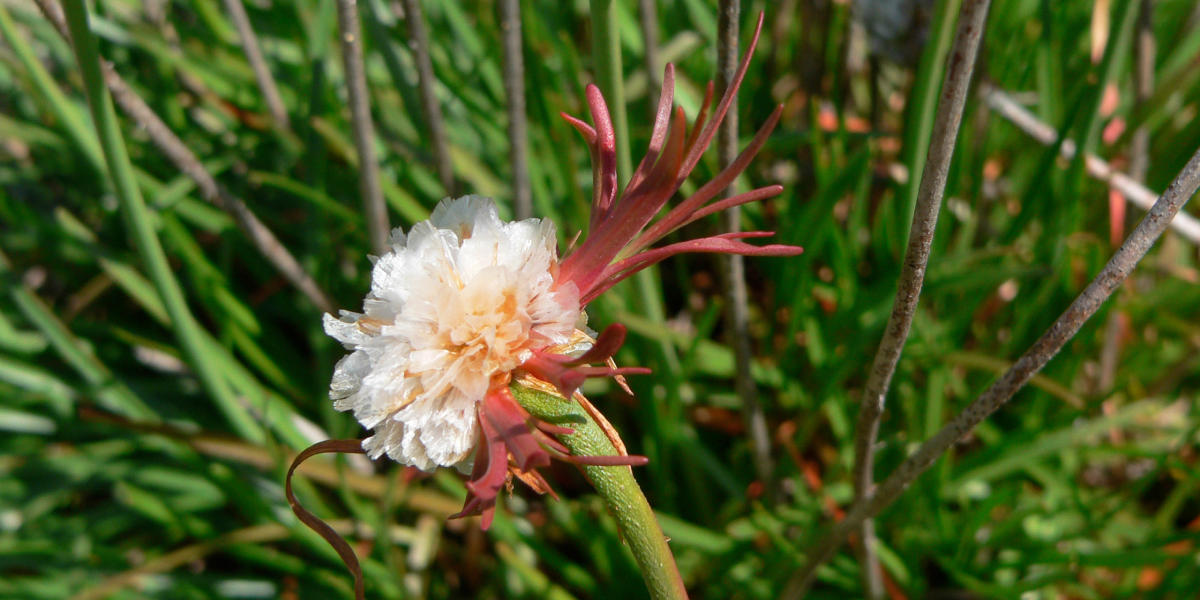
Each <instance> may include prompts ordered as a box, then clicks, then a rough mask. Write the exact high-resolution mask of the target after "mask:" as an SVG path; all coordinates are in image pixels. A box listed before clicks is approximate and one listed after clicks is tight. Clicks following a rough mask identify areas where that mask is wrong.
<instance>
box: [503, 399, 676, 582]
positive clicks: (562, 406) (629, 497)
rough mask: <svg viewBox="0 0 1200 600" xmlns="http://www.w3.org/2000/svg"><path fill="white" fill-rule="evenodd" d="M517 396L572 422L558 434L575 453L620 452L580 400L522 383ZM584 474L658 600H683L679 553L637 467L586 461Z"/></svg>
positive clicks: (536, 410)
mask: <svg viewBox="0 0 1200 600" xmlns="http://www.w3.org/2000/svg"><path fill="white" fill-rule="evenodd" d="M512 392H513V397H514V398H516V399H517V402H518V403H520V405H521V406H522V407H524V408H525V410H528V411H529V413H530V414H532V415H533V416H534V417H536V418H538V419H541V420H543V421H546V422H548V423H552V424H555V425H561V426H563V427H569V428H571V429H572V430H573V432H572V433H571V434H569V435H562V436H558V439H559V440H560V441H562V443H563V444H565V445H566V446H567V448H569V449H570V450H571V454H573V455H575V456H618V455H619V454H620V453H619V452H617V449H616V448H614V447H613V444H612V442H611V441H609V438H608V436H607V435H606V434H605V433H604V430H602V429H601V428H600V426H599V425H597V424H596V422H595V421H594V420H593V419H592V417H591V415H589V414H588V412H587V411H586V410H584V409H583V407H581V406H580V405H579V403H578V402H574V401H568V400H564V399H563V398H561V397H558V396H552V395H550V394H546V393H544V392H539V391H536V390H532V389H529V388H526V387H522V386H520V385H514V386H512ZM582 468H583V473H584V475H586V476H587V478H588V481H590V482H591V483H592V485H593V486H594V487H595V488H596V491H597V492H598V493H599V494H600V496H601V497H602V498H604V503H605V504H606V505H607V506H608V509H609V511H610V512H611V513H612V515H613V518H615V519H616V520H617V524H618V525H619V526H620V529H621V536H622V538H623V539H624V540H625V543H626V544H628V545H629V549H630V550H632V551H633V557H634V559H635V560H636V561H637V563H638V566H639V567H641V569H642V577H643V578H644V579H645V580H646V587H647V588H648V589H649V591H650V597H651V598H654V600H684V599H686V598H687V590H686V589H685V588H684V586H683V579H682V578H681V577H680V576H679V568H678V567H677V566H676V565H675V556H674V555H673V554H671V548H670V546H668V545H667V538H666V536H664V535H663V532H662V528H661V527H660V526H659V525H658V518H657V517H655V516H654V511H653V510H652V509H651V508H650V503H649V502H647V501H646V496H645V495H644V494H642V489H641V488H640V487H638V483H637V480H636V479H634V477H633V471H632V470H631V469H630V468H629V467H626V466H615V467H601V466H583V467H582Z"/></svg>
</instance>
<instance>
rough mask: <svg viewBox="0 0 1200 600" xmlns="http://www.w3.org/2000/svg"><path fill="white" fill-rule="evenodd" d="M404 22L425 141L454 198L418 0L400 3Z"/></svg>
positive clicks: (449, 165)
mask: <svg viewBox="0 0 1200 600" xmlns="http://www.w3.org/2000/svg"><path fill="white" fill-rule="evenodd" d="M404 19H405V21H407V22H408V37H409V47H410V48H412V51H413V58H414V59H415V62H416V63H417V86H418V87H419V88H420V92H421V112H422V113H424V115H425V122H427V123H428V124H429V141H430V144H431V145H432V147H433V160H434V162H435V163H436V164H435V165H434V167H435V168H436V169H437V173H438V179H440V180H441V182H442V187H443V188H445V189H446V194H447V195H449V196H451V197H453V196H454V195H455V186H454V163H453V162H451V160H450V144H449V142H448V141H447V139H446V122H445V119H443V118H442V106H441V105H440V104H438V100H437V94H435V93H434V87H435V86H436V85H437V79H436V78H435V77H434V76H433V61H432V60H431V59H430V58H429V35H428V34H427V33H426V32H425V17H424V16H422V13H421V0H404Z"/></svg>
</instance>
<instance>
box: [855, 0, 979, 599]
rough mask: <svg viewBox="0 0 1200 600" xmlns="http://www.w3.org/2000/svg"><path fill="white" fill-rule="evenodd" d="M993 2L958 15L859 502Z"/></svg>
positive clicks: (867, 404) (863, 454)
mask: <svg viewBox="0 0 1200 600" xmlns="http://www.w3.org/2000/svg"><path fill="white" fill-rule="evenodd" d="M989 4H990V1H989V0H966V1H965V3H964V4H963V8H962V12H961V13H960V14H959V17H958V26H957V29H956V31H955V34H954V42H953V44H952V45H951V48H950V55H949V61H950V62H949V66H948V67H947V69H946V77H945V81H944V82H943V83H942V89H941V94H940V96H939V100H938V108H937V116H936V117H935V119H934V123H933V132H932V135H931V138H930V140H929V153H928V160H927V161H926V162H925V167H924V170H923V171H922V173H921V185H920V189H919V190H918V192H917V204H916V210H915V211H914V213H913V220H912V226H911V227H910V229H909V236H908V248H907V250H906V251H905V253H904V264H903V265H902V266H901V269H900V281H899V285H898V289H897V291H896V300H895V302H894V303H893V305H892V313H891V315H890V316H889V317H888V322H887V326H886V327H885V328H884V334H883V340H882V341H880V343H879V350H878V351H877V352H876V354H875V360H874V362H873V363H872V365H871V371H870V374H869V375H868V377H867V385H866V388H865V389H864V390H863V400H862V407H861V408H860V412H859V415H858V423H857V426H856V427H855V432H854V474H853V476H854V494H855V499H856V500H857V501H861V500H862V499H863V498H865V497H867V496H869V495H870V494H871V490H872V487H873V486H874V482H875V477H874V464H875V440H876V437H877V436H878V434H879V421H880V419H881V417H882V416H883V406H884V400H885V398H886V397H887V391H888V386H889V385H890V384H891V380H892V375H893V374H894V373H895V371H896V365H897V363H898V362H899V361H900V353H901V351H902V350H903V349H904V342H905V340H906V339H907V338H908V332H909V328H910V327H911V326H912V320H913V316H914V315H915V314H916V310H917V300H918V298H919V297H920V295H921V286H922V285H923V284H924V282H925V269H926V266H927V265H928V263H929V251H930V248H931V247H932V245H933V234H934V230H935V229H936V227H937V218H938V211H939V209H940V208H941V204H942V196H943V195H944V193H945V191H946V175H947V173H948V171H949V170H950V159H951V158H952V157H953V156H954V145H955V140H956V139H957V137H958V129H959V125H960V124H961V123H962V114H963V107H964V106H965V105H966V100H967V90H968V89H969V88H970V84H971V74H972V71H973V70H974V68H975V57H976V55H977V53H978V51H979V41H980V39H981V38H982V37H983V28H984V23H985V22H986V20H987V13H988V5H989ZM874 534H875V532H874V525H873V523H872V522H871V521H870V520H869V519H867V520H864V521H863V523H862V525H861V527H860V530H859V535H860V539H861V540H862V546H861V549H860V560H861V561H862V569H863V583H864V587H865V588H866V593H867V597H868V598H871V599H877V598H882V597H883V593H884V589H883V585H882V579H881V577H880V573H879V562H878V558H877V557H876V555H875V548H874V545H875V537H874Z"/></svg>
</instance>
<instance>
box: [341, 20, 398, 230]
mask: <svg viewBox="0 0 1200 600" xmlns="http://www.w3.org/2000/svg"><path fill="white" fill-rule="evenodd" d="M337 13H338V31H340V32H341V38H342V65H343V68H344V70H345V71H346V87H347V88H348V95H349V99H350V120H351V125H352V127H353V128H354V147H355V149H356V150H357V152H358V186H359V191H360V192H361V193H362V199H363V211H364V212H363V214H364V215H365V216H366V219H367V234H368V237H369V238H370V240H371V250H372V251H374V252H376V253H378V254H383V253H384V252H386V251H387V248H388V234H389V231H390V229H391V227H390V225H389V224H388V214H387V205H385V204H384V202H383V188H381V187H380V183H379V162H378V160H377V158H376V156H375V127H374V125H373V124H372V122H371V106H370V98H369V97H368V95H367V76H366V72H365V71H364V68H363V47H362V28H361V27H360V25H359V21H358V2H357V0H338V11H337Z"/></svg>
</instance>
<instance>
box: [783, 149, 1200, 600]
mask: <svg viewBox="0 0 1200 600" xmlns="http://www.w3.org/2000/svg"><path fill="white" fill-rule="evenodd" d="M1198 187H1200V151H1197V152H1196V153H1195V154H1193V155H1192V158H1191V160H1189V161H1188V163H1187V164H1186V165H1185V166H1184V167H1183V169H1182V170H1181V171H1180V172H1179V175H1177V176H1176V177H1175V180H1174V181H1172V182H1171V185H1170V186H1168V187H1167V191H1166V192H1164V193H1163V195H1162V196H1161V197H1160V198H1159V199H1158V201H1157V202H1155V203H1154V206H1153V207H1152V208H1151V209H1150V212H1149V213H1147V214H1146V216H1145V218H1143V219H1142V222H1141V223H1139V224H1138V226H1137V228H1136V229H1134V230H1133V232H1132V233H1130V234H1129V237H1127V238H1125V243H1124V244H1121V247H1120V248H1119V249H1118V250H1117V251H1116V253H1115V254H1113V257H1112V258H1111V259H1109V261H1108V264H1106V265H1105V266H1104V269H1102V270H1101V271H1100V273H1099V274H1098V275H1096V278H1095V279H1093V280H1092V282H1091V283H1089V284H1088V286H1087V287H1086V288H1085V289H1084V290H1083V292H1082V293H1080V294H1079V296H1078V297H1076V298H1075V301H1074V302H1072V303H1071V305H1070V306H1068V307H1067V310H1066V311H1064V312H1063V313H1062V314H1061V315H1059V317H1058V319H1057V320H1055V321H1054V323H1053V324H1052V325H1051V326H1050V328H1049V329H1047V330H1046V332H1045V333H1043V334H1042V336H1041V337H1040V338H1038V340H1037V341H1036V342H1034V344H1033V346H1030V348H1029V349H1028V350H1026V351H1025V353H1024V354H1022V355H1021V357H1020V358H1018V359H1017V360H1016V362H1014V363H1013V366H1012V367H1011V368H1009V369H1008V371H1006V372H1005V373H1004V375H1002V376H1001V377H1000V378H999V379H998V380H996V382H995V383H993V384H992V385H991V386H990V387H988V389H987V390H986V391H984V392H983V393H982V394H980V396H979V397H978V398H976V399H975V401H974V402H972V403H971V404H970V406H968V407H967V408H966V409H964V410H963V411H962V412H961V413H959V414H958V416H956V417H955V418H954V420H953V421H951V422H950V423H948V424H947V425H945V426H944V427H942V428H941V430H939V431H938V432H937V433H936V434H934V435H933V437H931V438H929V439H928V440H926V441H925V443H923V444H921V447H920V448H918V449H917V451H916V452H915V453H914V454H913V455H912V456H910V457H909V458H908V459H907V460H905V461H904V462H903V463H901V465H900V466H899V467H897V468H896V470H895V471H893V472H892V474H891V475H889V476H888V478H887V480H885V481H884V482H883V483H881V484H880V485H879V486H878V488H877V489H876V490H875V492H874V493H873V494H871V495H869V496H866V497H864V498H859V499H858V500H856V501H855V502H854V504H853V505H852V506H851V507H850V509H849V510H848V511H847V512H846V516H845V518H844V519H842V520H841V521H840V522H838V523H837V524H836V525H834V526H833V528H832V529H831V530H830V532H829V533H828V534H827V535H826V536H825V537H824V538H823V539H822V540H821V541H820V542H819V543H818V544H817V545H816V546H814V547H813V549H812V551H811V552H809V553H808V556H807V563H806V564H805V566H804V567H803V568H802V569H801V570H800V571H798V572H797V573H796V574H795V575H794V576H793V578H792V580H791V581H789V582H788V586H787V588H786V589H785V591H784V593H783V595H782V598H785V599H790V598H800V597H802V596H803V595H804V592H805V591H806V590H807V589H808V588H809V587H810V586H811V585H812V583H813V580H814V578H815V576H816V572H817V567H819V566H820V565H821V564H823V563H824V562H825V561H826V560H828V559H829V557H830V556H832V555H833V553H834V551H835V550H837V549H838V547H839V546H841V544H842V542H844V541H845V540H846V538H847V536H848V535H849V534H850V532H852V531H856V530H858V529H859V528H861V527H862V523H863V521H865V520H867V519H869V518H871V517H873V516H875V515H877V514H879V511H881V510H883V509H884V508H885V507H887V506H888V505H890V504H891V503H892V502H893V501H895V500H896V498H897V497H899V496H900V494H901V493H903V492H904V490H905V489H906V488H907V487H908V486H909V484H911V483H912V482H913V481H914V480H915V479H916V478H917V477H918V476H920V475H921V474H922V473H924V472H925V470H926V469H928V468H929V467H930V466H931V465H932V464H933V463H934V461H936V460H937V459H938V457H940V456H942V455H943V454H945V453H946V451H947V450H949V449H950V448H951V447H952V446H953V445H954V444H955V443H957V442H958V441H959V440H961V439H962V438H963V437H964V436H966V435H967V434H968V433H970V432H971V431H972V430H974V429H975V426H977V425H979V423H980V422H982V421H983V420H984V419H985V418H987V417H988V416H989V415H991V414H992V413H994V412H996V410H998V409H999V408H1000V407H1002V406H1004V405H1005V404H1006V403H1007V402H1008V401H1009V400H1010V399H1012V397H1013V395H1014V394H1016V393H1017V391H1018V390H1020V389H1021V388H1022V387H1024V386H1025V384H1026V383H1028V382H1029V380H1030V378H1032V377H1033V375H1034V374H1036V373H1037V372H1038V371H1040V370H1041V369H1042V367H1044V366H1046V363H1048V362H1050V359H1051V358H1054V356H1055V355H1056V354H1058V352H1059V351H1060V350H1062V348H1063V346H1065V345H1066V343H1067V342H1068V341H1070V340H1071V338H1073V337H1074V336H1075V334H1076V333H1078V332H1079V329H1080V328H1081V327H1083V324H1084V323H1085V322H1087V320H1088V319H1089V318H1091V316H1092V315H1094V314H1096V311H1097V310H1099V308H1100V306H1101V305H1102V304H1103V303H1104V301H1105V300H1107V299H1108V297H1109V296H1110V295H1112V293H1113V291H1114V290H1116V289H1117V287H1118V286H1120V285H1121V282H1123V281H1125V279H1126V278H1127V277H1129V274H1130V272H1132V271H1133V268H1134V267H1135V266H1136V265H1137V263H1138V262H1139V261H1140V260H1141V259H1142V257H1143V256H1145V255H1146V252H1147V251H1149V250H1150V247H1151V246H1153V245H1154V243H1155V241H1157V240H1158V238H1159V236H1161V235H1162V233H1163V231H1165V230H1166V229H1167V226H1168V224H1169V223H1170V222H1171V219H1172V218H1173V217H1174V216H1175V215H1176V213H1178V212H1179V210H1180V208H1182V207H1183V205H1184V204H1185V203H1187V201H1188V200H1189V199H1190V198H1191V197H1192V195H1193V194H1195V193H1196V189H1197V188H1198Z"/></svg>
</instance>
